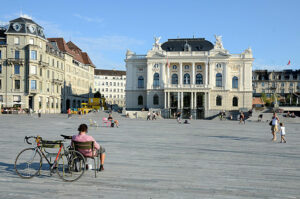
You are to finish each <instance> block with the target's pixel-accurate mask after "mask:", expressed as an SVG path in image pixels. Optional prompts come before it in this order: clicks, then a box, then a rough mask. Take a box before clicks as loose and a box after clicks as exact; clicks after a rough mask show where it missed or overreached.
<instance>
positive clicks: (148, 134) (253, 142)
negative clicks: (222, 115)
mask: <svg viewBox="0 0 300 199" xmlns="http://www.w3.org/2000/svg"><path fill="white" fill-rule="evenodd" d="M103 116H104V113H96V114H90V115H87V116H83V117H82V118H80V117H78V116H75V117H73V118H71V119H67V116H66V115H62V114H61V115H43V116H42V118H37V117H36V116H33V117H30V116H27V115H0V129H1V140H0V142H1V144H0V148H1V151H2V153H1V154H0V193H1V194H0V198H5V199H9V198H24V199H29V198H93V199H94V198H118V199H119V198H148V199H150V198H153V199H154V198H220V199H225V198H228V199H235V198H237V199H241V198H270V199H271V198H272V199H275V198H278V199H279V198H280V199H281V198H300V145H299V143H300V124H295V123H294V124H286V129H287V143H286V144H280V143H278V142H279V140H278V142H276V143H274V142H271V137H272V136H271V133H270V126H269V125H268V124H267V123H265V122H264V123H257V122H246V124H245V125H239V124H238V122H236V121H217V120H214V121H207V120H197V121H192V122H191V124H189V125H185V124H177V123H176V121H175V120H157V121H145V120H141V119H137V120H134V119H127V118H124V117H121V116H118V115H116V117H117V118H118V119H119V120H120V128H105V127H99V128H89V134H90V135H92V136H93V137H94V138H95V139H96V140H98V141H99V143H100V144H101V145H103V146H104V147H105V148H106V151H107V153H106V155H107V158H106V161H105V165H104V167H105V171H104V172H100V173H98V176H97V178H94V176H93V174H94V173H93V171H87V172H86V173H85V174H84V176H83V177H82V178H80V179H79V181H77V182H73V183H67V182H63V181H62V180H61V179H60V178H59V177H58V176H57V174H54V175H53V176H51V177H50V176H49V172H48V171H47V170H46V169H47V167H46V166H44V167H43V170H42V174H41V175H40V176H36V177H34V178H32V179H29V180H26V179H21V178H20V177H19V176H17V175H16V174H15V172H14V160H15V157H16V155H17V153H19V151H21V150H22V149H23V148H27V147H29V145H27V144H25V143H24V142H23V139H24V136H26V135H28V136H29V135H40V136H42V137H43V138H44V139H60V137H59V135H60V134H67V135H73V134H76V133H77V131H76V130H77V127H78V125H79V124H80V123H89V122H88V120H89V118H92V119H95V120H97V121H98V122H99V123H100V121H101V119H102V117H103Z"/></svg>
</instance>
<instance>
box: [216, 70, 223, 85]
mask: <svg viewBox="0 0 300 199" xmlns="http://www.w3.org/2000/svg"><path fill="white" fill-rule="evenodd" d="M216 87H222V74H221V73H217V75H216Z"/></svg>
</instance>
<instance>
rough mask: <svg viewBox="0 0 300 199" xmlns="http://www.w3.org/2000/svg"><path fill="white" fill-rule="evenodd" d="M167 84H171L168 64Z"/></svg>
mask: <svg viewBox="0 0 300 199" xmlns="http://www.w3.org/2000/svg"><path fill="white" fill-rule="evenodd" d="M167 84H168V85H167V86H169V84H170V67H169V66H167Z"/></svg>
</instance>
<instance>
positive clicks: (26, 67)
mask: <svg viewBox="0 0 300 199" xmlns="http://www.w3.org/2000/svg"><path fill="white" fill-rule="evenodd" d="M94 68H95V66H94V65H93V63H92V62H91V60H90V59H89V57H88V55H87V53H85V52H82V51H81V49H79V48H78V47H77V46H76V45H75V44H73V43H72V42H68V43H66V42H65V41H64V40H63V38H51V39H47V38H46V37H45V35H44V29H43V27H41V26H40V25H38V24H37V23H35V22H34V21H32V20H31V19H29V18H25V17H19V18H17V19H14V20H11V21H10V22H9V24H8V26H7V27H1V28H0V105H1V106H2V107H13V106H20V107H21V108H31V109H32V110H33V111H38V110H41V112H42V113H61V112H65V111H66V109H67V108H69V107H70V108H77V107H80V106H81V103H82V102H87V101H88V98H89V96H91V93H92V90H93V81H94ZM1 106H0V107H1Z"/></svg>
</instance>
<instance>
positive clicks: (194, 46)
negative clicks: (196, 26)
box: [161, 38, 214, 51]
mask: <svg viewBox="0 0 300 199" xmlns="http://www.w3.org/2000/svg"><path fill="white" fill-rule="evenodd" d="M186 44H188V45H189V46H190V48H191V51H210V50H211V49H213V48H214V45H213V44H212V43H211V42H210V41H207V40H205V39H204V38H181V39H168V41H167V42H165V43H163V44H162V45H161V48H162V49H163V50H165V51H184V49H185V45H186Z"/></svg>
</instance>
